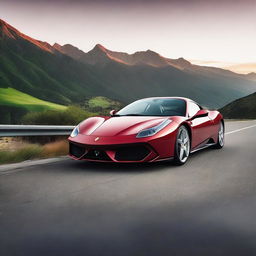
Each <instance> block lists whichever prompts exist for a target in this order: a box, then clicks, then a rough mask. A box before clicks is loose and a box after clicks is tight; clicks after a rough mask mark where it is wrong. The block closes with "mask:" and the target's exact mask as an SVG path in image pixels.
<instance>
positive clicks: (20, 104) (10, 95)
mask: <svg viewBox="0 0 256 256" xmlns="http://www.w3.org/2000/svg"><path fill="white" fill-rule="evenodd" d="M66 108H67V107H66V106H63V105H59V104H55V103H51V102H49V101H44V100H40V99H38V98H35V97H33V96H30V95H28V94H26V93H23V92H20V91H18V90H15V89H13V88H0V124H18V123H20V121H21V119H22V117H23V116H24V115H25V114H27V113H28V112H41V111H46V110H55V111H56V110H57V111H64V110H65V109H66Z"/></svg>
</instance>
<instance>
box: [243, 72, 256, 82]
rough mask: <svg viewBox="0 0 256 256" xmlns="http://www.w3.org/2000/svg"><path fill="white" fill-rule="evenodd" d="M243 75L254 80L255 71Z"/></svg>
mask: <svg viewBox="0 0 256 256" xmlns="http://www.w3.org/2000/svg"><path fill="white" fill-rule="evenodd" d="M245 77H246V78H247V79H249V80H253V81H256V73H255V72H251V73H249V74H247V75H245Z"/></svg>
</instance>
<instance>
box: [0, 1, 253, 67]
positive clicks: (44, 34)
mask: <svg viewBox="0 0 256 256" xmlns="http://www.w3.org/2000/svg"><path fill="white" fill-rule="evenodd" d="M0 18H1V19H3V20H5V21H6V22H8V23H9V24H11V25H12V26H14V27H16V28H17V29H19V30H20V31H21V32H23V33H25V34H27V35H29V36H31V37H34V38H36V39H39V40H42V41H47V42H49V43H51V44H53V43H55V42H57V43H59V44H67V43H69V44H72V45H74V46H77V47H78V48H80V49H82V50H83V51H85V52H87V51H89V50H91V49H92V48H93V47H94V45H95V44H97V43H100V44H102V45H104V46H105V47H106V48H108V49H111V50H115V51H124V52H128V53H133V52H136V51H142V50H147V49H151V50H153V51H156V52H158V53H160V54H161V55H163V56H165V57H169V58H179V57H184V58H186V59H189V60H194V61H196V62H197V63H199V64H200V61H201V62H202V63H206V64H207V63H215V65H217V66H218V65H222V66H223V65H230V66H232V65H234V64H236V63H247V64H248V63H249V64H250V63H256V0H158V1H156V0H127V1H126V0H105V1H104V0H84V1H83V0H72V1H71V0H55V1H54V0H51V1H50V0H44V1H43V0H1V1H0ZM218 63H219V64H218Z"/></svg>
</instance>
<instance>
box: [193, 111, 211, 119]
mask: <svg viewBox="0 0 256 256" xmlns="http://www.w3.org/2000/svg"><path fill="white" fill-rule="evenodd" d="M205 116H208V110H206V109H200V110H199V111H198V112H197V113H196V114H195V115H194V116H193V118H197V117H205Z"/></svg>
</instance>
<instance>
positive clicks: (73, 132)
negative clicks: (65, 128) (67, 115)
mask: <svg viewBox="0 0 256 256" xmlns="http://www.w3.org/2000/svg"><path fill="white" fill-rule="evenodd" d="M78 134H79V126H76V127H75V128H74V130H73V131H72V132H71V134H70V136H71V137H72V138H74V137H76V136H77V135H78Z"/></svg>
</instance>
